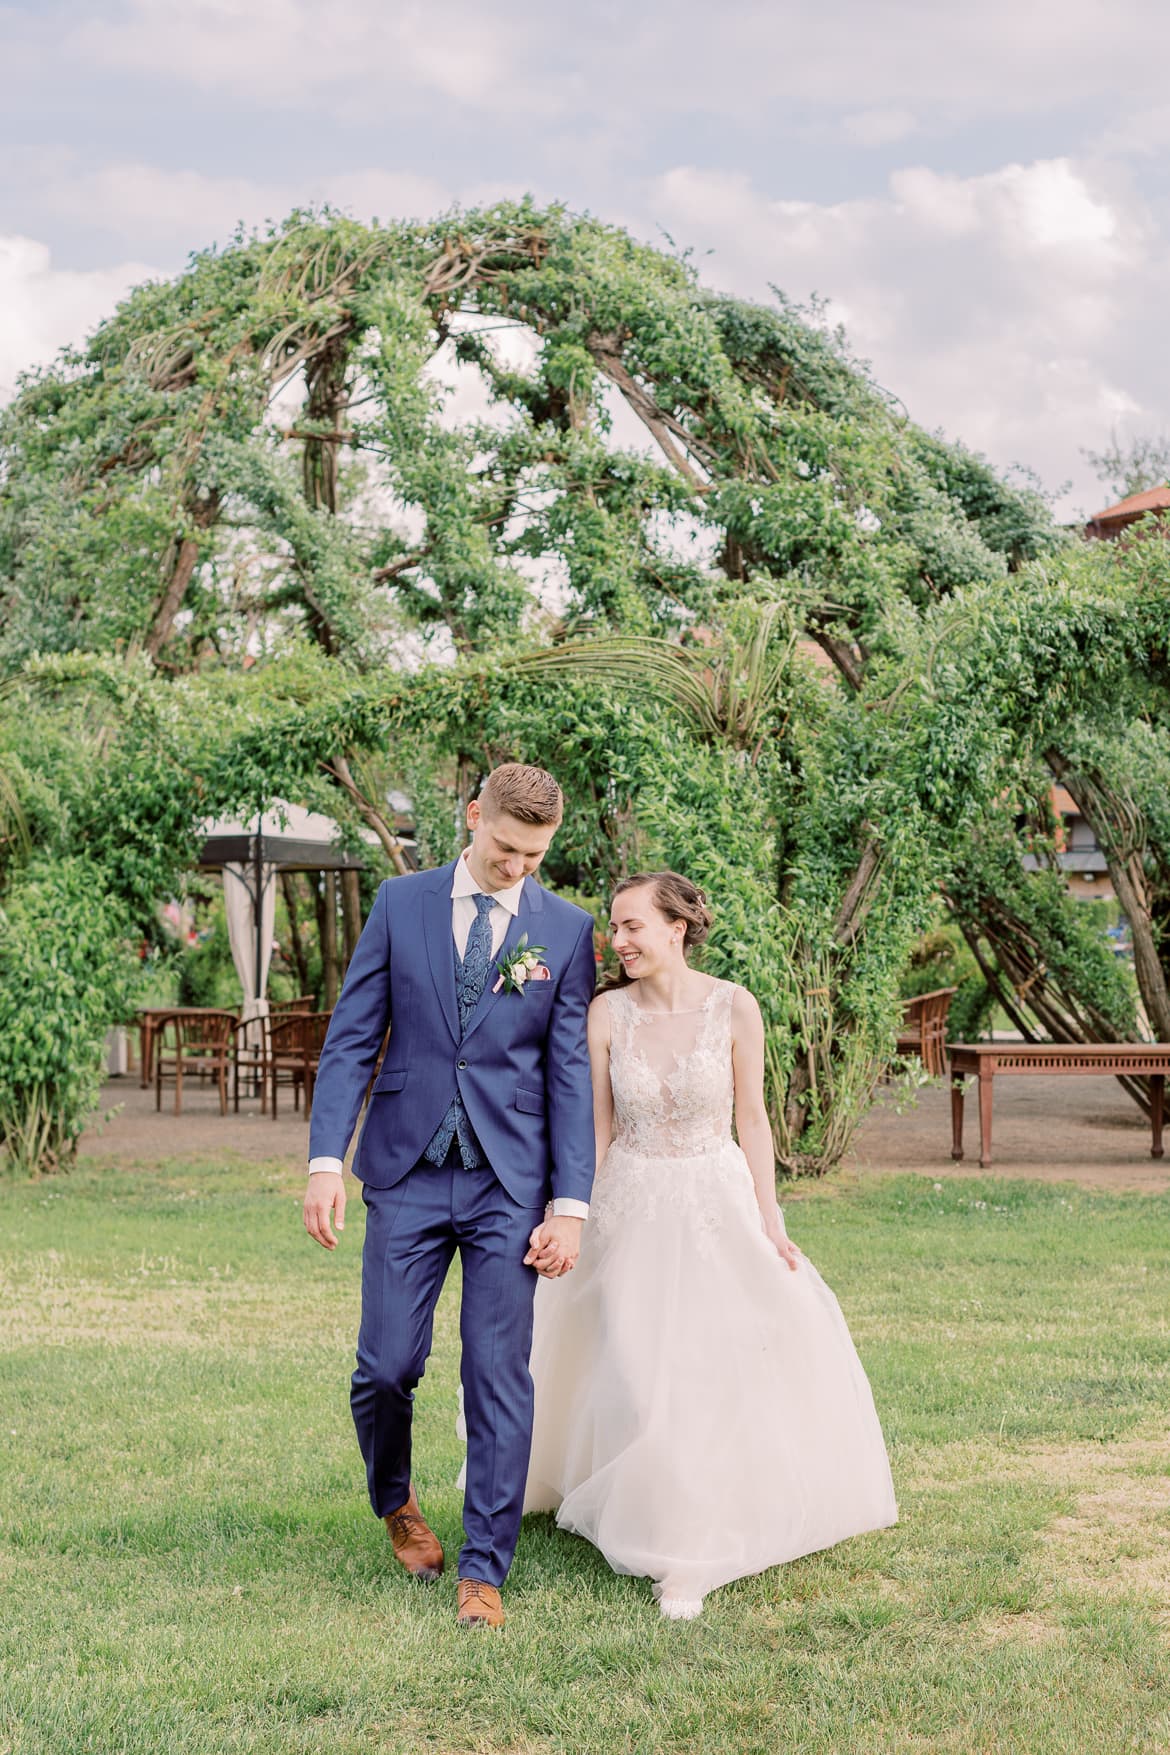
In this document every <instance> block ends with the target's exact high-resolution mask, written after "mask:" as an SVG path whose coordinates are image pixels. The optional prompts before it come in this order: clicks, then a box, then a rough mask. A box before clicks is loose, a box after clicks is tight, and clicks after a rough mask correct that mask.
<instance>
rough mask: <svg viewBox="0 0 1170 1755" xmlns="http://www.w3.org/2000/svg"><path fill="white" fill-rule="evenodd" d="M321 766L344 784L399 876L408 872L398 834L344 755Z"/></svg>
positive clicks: (340, 783) (408, 868) (334, 778)
mask: <svg viewBox="0 0 1170 1755" xmlns="http://www.w3.org/2000/svg"><path fill="white" fill-rule="evenodd" d="M321 766H322V768H324V770H325V772H326V773H327V774H328V775H329V777H330V778H331V779H333V780H336V781H337V782H338V784H339V785H341V786H344V788H345V790H346V791H347V792H348V793H349V796H350V797H351V798H352V799H353V801H354V803H355V804H356V805H357V807H358V809H359V811H360V812H361V814H362V816H363V817H364V818H365V820H366V822H367V823H368V824H369V826H370V828H371V829H373V831H374V833H375V835H377V837H378V839H379V841H380V842H381V843H382V846H383V847H384V848H385V849H386V853H387V855H388V856H389V859H390V861H391V863H392V864H393V866H394V869H395V871H396V872H398V874H399V876H401V875H402V874H403V873H404V872H408V871H409V870H410V866H409V864H408V863H407V859H406V853H405V850H404V848H403V845H402V842H401V841H400V840H399V839H398V836H397V835H396V834H395V833H394V830H393V829H392V828H391V827H390V824H389V823H388V822H387V821H386V818H385V817H384V816H383V815H382V812H381V811H380V810H379V809H378V807H377V805H376V804H375V803H374V801H373V799H371V798H367V796H366V794H365V793H364V792H363V791H362V789H361V787H360V786H359V785H358V783H357V781H356V780H355V779H354V777H353V773H352V772H351V770H350V766H349V762H348V760H347V759H346V757H345V756H334V757H333V759H332V760H331V761H328V762H322V763H321Z"/></svg>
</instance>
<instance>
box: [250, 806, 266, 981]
mask: <svg viewBox="0 0 1170 1755" xmlns="http://www.w3.org/2000/svg"><path fill="white" fill-rule="evenodd" d="M263 827H264V819H263V817H257V819H256V839H255V841H254V842H253V843H252V859H253V865H252V878H253V882H254V885H255V900H254V902H253V907H254V908H255V910H256V998H257V999H258V1000H259V999H263V998H264V978H263V975H262V973H261V970H262V967H263V956H264V892H263V889H262V884H263V880H264V857H263V853H262V851H261V847H262V842H263V836H262V834H261V830H262V829H263Z"/></svg>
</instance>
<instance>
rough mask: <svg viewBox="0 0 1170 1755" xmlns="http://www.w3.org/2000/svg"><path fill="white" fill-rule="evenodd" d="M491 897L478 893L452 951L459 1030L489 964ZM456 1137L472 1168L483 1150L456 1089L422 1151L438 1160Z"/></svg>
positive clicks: (468, 1017)
mask: <svg viewBox="0 0 1170 1755" xmlns="http://www.w3.org/2000/svg"><path fill="white" fill-rule="evenodd" d="M492 903H493V897H491V896H485V895H483V894H482V893H481V894H478V895H477V896H476V898H475V920H474V922H473V923H472V927H471V931H470V932H469V933H468V935H467V945H466V948H465V949H464V952H463V955H462V957H460V955H459V952H458V951H456V952H455V997H456V999H457V1000H458V1002H459V1033H460V1035H461V1036H465V1035H466V1034H467V1026H468V1024H469V1023H470V1022H471V1014H472V1012H473V1011H474V1010H475V1008H476V1006H477V1005H478V1004H479V1002H480V1000H481V999H482V998H483V990H484V988H485V987H486V986H487V978H488V970H489V969H490V968H491V966H492V922H491V912H492ZM453 1139H458V1141H459V1156H460V1157H461V1158H462V1160H463V1168H464V1169H465V1170H475V1169H477V1168H478V1167H479V1165H481V1164H482V1163H483V1153H482V1152H481V1151H480V1148H479V1141H478V1140H477V1139H476V1137H475V1134H474V1133H473V1131H472V1127H471V1123H470V1122H469V1121H468V1119H467V1111H466V1109H465V1108H464V1107H463V1098H462V1097H461V1096H460V1095H459V1093H458V1091H456V1093H455V1095H454V1097H453V1098H452V1099H451V1107H450V1108H449V1109H448V1111H447V1113H446V1115H444V1117H443V1119H442V1121H440V1123H439V1125H438V1127H437V1128H436V1129H435V1136H434V1138H433V1139H432V1140H431V1143H430V1145H429V1146H428V1147H427V1149H426V1151H425V1152H424V1153H423V1157H424V1158H425V1159H426V1160H427V1162H428V1163H429V1164H436V1165H438V1164H442V1163H444V1162H445V1161H446V1157H447V1153H448V1152H449V1151H450V1150H451V1141H452V1140H453Z"/></svg>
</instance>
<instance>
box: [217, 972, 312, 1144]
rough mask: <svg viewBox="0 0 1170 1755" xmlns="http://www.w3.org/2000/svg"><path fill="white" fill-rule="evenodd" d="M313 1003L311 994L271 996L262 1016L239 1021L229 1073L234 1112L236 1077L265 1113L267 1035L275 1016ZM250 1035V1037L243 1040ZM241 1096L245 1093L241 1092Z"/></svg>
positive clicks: (237, 1103)
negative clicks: (242, 1082)
mask: <svg viewBox="0 0 1170 1755" xmlns="http://www.w3.org/2000/svg"><path fill="white" fill-rule="evenodd" d="M316 1004H317V996H316V994H313V993H302V994H298V996H297V998H296V999H274V1000H270V1001H269V1003H268V1016H267V1017H266V1018H262V1019H256V1018H250V1019H249V1020H248V1022H247V1023H243V1022H241V1024H240V1026H239V1028H238V1030H237V1032H236V1045H235V1051H234V1056H233V1058H234V1061H235V1068H234V1071H233V1073H232V1108H233V1110H234V1111H235V1113H236V1114H237V1115H238V1114H239V1110H240V1080H241V1078H242V1079H243V1081H244V1084H245V1085H248V1084H249V1083H250V1084H251V1086H252V1090H251V1095H252V1096H253V1097H255V1096H256V1095H257V1093H259V1096H260V1113H261V1114H262V1115H267V1113H268V1070H267V1069H268V1034H269V1031H270V1030H271V1028H272V1024H273V1021H274V1020H275V1019H276V1018H287V1017H290V1016H292V1015H293V1014H298V1015H299V1014H300V1013H302V1012H311V1011H313V1010H314V1008H315V1007H316ZM247 1037H250V1038H251V1040H250V1041H248V1040H246V1038H247ZM245 1095H248V1093H247V1092H245Z"/></svg>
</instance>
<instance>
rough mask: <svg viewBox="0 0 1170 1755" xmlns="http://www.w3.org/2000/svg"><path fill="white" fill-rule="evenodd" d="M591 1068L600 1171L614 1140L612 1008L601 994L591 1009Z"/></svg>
mask: <svg viewBox="0 0 1170 1755" xmlns="http://www.w3.org/2000/svg"><path fill="white" fill-rule="evenodd" d="M587 1028H588V1036H589V1067H590V1071H591V1073H592V1075H593V1130H594V1133H595V1134H596V1136H597V1167H598V1169H600V1168H601V1162H602V1159H603V1158H604V1157H605V1154H606V1153H607V1152H608V1150H609V1142H610V1140H611V1139H612V1138H613V1087H612V1085H611V1084H610V1082H609V1004H608V1002H607V1000H606V998H605V995H604V994H603V993H599V994H598V996H597V998H596V999H595V1000H594V1001H593V1004H592V1005H591V1006H590V1007H589V1019H588V1025H587Z"/></svg>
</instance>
